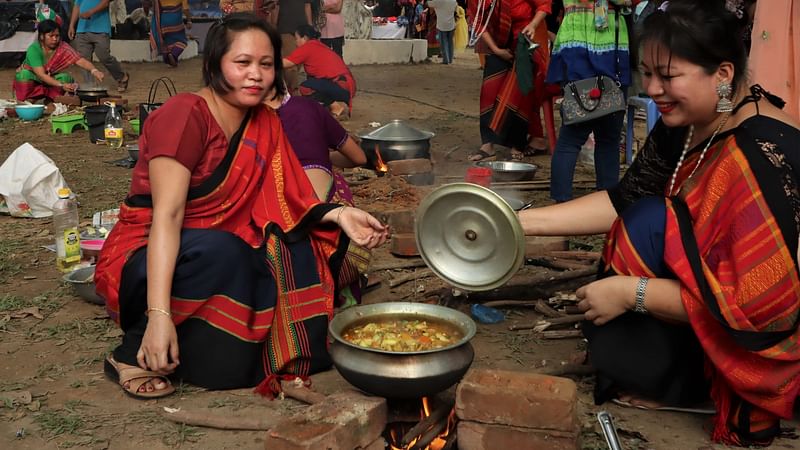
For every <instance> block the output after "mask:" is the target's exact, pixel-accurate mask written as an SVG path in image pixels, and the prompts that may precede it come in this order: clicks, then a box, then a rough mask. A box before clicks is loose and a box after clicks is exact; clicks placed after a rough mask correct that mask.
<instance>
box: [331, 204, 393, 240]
mask: <svg viewBox="0 0 800 450" xmlns="http://www.w3.org/2000/svg"><path fill="white" fill-rule="evenodd" d="M329 214H335V216H334V217H335V221H336V223H338V224H339V227H340V228H341V229H342V231H344V232H345V233H346V234H347V236H348V237H349V238H350V240H352V241H353V242H354V243H356V244H358V245H360V246H362V247H366V248H370V249H371V248H375V247H377V246H379V245H381V244H383V243H384V242H386V239H387V238H388V237H389V228H388V227H386V226H385V225H383V224H382V223H381V222H380V221H379V220H378V219H376V218H374V217H372V215H370V214H369V213H367V212H366V211H362V210H360V209H358V208H354V207H352V206H343V207H342V208H336V209H334V210H333V211H331V212H330V213H329Z"/></svg>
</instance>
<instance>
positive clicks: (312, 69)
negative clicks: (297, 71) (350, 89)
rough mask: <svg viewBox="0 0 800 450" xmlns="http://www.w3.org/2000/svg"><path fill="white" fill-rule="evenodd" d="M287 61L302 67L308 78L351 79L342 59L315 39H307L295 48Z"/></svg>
mask: <svg viewBox="0 0 800 450" xmlns="http://www.w3.org/2000/svg"><path fill="white" fill-rule="evenodd" d="M286 59H288V60H289V61H291V62H293V63H295V64H297V65H300V64H303V67H304V69H305V71H306V74H308V76H309V77H314V78H327V79H329V80H334V79H336V78H339V77H340V76H342V75H344V76H345V77H351V75H350V69H348V68H347V65H345V63H344V61H342V58H341V57H339V55H337V54H336V53H335V52H334V51H333V50H331V49H330V48H328V47H327V46H326V45H325V44H323V43H322V42H320V41H318V40H316V39H309V40H308V41H307V42H306V43H305V44H303V45H301V46H300V47H297V48H296V49H295V50H294V51H293V52H292V53H291V54H290V55H289V56H287V57H286Z"/></svg>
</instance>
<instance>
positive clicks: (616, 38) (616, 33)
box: [614, 7, 621, 83]
mask: <svg viewBox="0 0 800 450" xmlns="http://www.w3.org/2000/svg"><path fill="white" fill-rule="evenodd" d="M614 77H616V79H617V83H619V82H620V78H621V77H620V74H619V11H617V8H616V7H615V8H614Z"/></svg>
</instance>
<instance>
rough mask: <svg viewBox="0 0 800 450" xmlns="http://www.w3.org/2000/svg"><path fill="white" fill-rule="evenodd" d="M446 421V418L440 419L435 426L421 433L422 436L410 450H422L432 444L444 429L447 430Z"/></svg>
mask: <svg viewBox="0 0 800 450" xmlns="http://www.w3.org/2000/svg"><path fill="white" fill-rule="evenodd" d="M448 415H449V414H448ZM447 421H448V419H447V417H445V418H444V419H441V420H439V421H438V422H436V423H435V424H433V426H432V427H431V428H430V429H429V430H428V431H426V432H425V433H423V434H422V436H420V437H419V439H418V440H417V442H415V443H414V445H413V446H411V449H410V450H423V449H424V448H427V447H428V445H429V444H430V443H431V442H433V440H434V439H436V437H437V436H439V435H440V434H442V432H443V431H444V430H445V428H447Z"/></svg>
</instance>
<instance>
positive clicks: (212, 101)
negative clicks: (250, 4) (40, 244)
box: [95, 13, 387, 399]
mask: <svg viewBox="0 0 800 450" xmlns="http://www.w3.org/2000/svg"><path fill="white" fill-rule="evenodd" d="M281 72H282V64H281V49H280V36H279V35H278V33H277V32H276V31H275V29H274V28H273V27H271V26H269V25H268V24H267V23H266V22H265V21H264V20H263V19H262V18H260V17H258V16H256V15H254V14H252V13H234V14H231V15H229V16H227V17H225V18H223V19H222V20H221V21H220V22H218V23H215V24H214V25H212V27H211V29H210V30H209V32H208V39H207V40H206V46H205V49H204V52H203V81H204V85H205V87H203V88H202V89H200V90H199V91H198V92H196V93H181V94H178V95H176V96H173V97H172V98H170V99H169V100H168V101H167V102H166V103H164V105H163V106H161V107H159V108H158V109H157V110H156V111H155V112H154V113H152V114H151V115H150V116H149V117H148V119H147V121H148V124H149V125H148V126H147V127H146V128H145V129H144V133H143V134H142V136H141V137H140V140H139V147H140V156H139V160H138V162H137V164H136V166H135V167H134V169H133V175H132V179H131V188H130V192H129V194H128V196H127V198H126V199H125V202H124V203H123V204H122V206H121V207H120V213H119V222H117V224H116V225H115V226H114V229H113V230H112V231H111V233H110V235H109V236H108V239H107V240H106V242H105V245H104V246H103V250H102V252H101V254H100V259H99V261H98V264H97V269H96V275H95V281H96V283H97V293H98V294H99V295H101V296H102V297H103V298H104V299H105V300H106V309H107V311H108V313H109V315H110V316H111V318H112V319H113V320H115V321H116V322H117V323H119V325H120V326H121V328H122V331H123V333H124V335H123V337H122V342H121V343H120V345H119V346H118V347H117V348H116V349H115V350H114V351H113V354H112V355H109V356H108V357H107V358H106V361H105V363H104V365H105V372H106V374H107V376H108V377H109V378H111V379H112V380H113V381H115V382H117V383H118V384H119V385H120V387H121V389H123V390H124V392H126V393H127V394H129V395H131V396H133V397H136V398H147V399H151V398H157V397H163V396H166V395H169V394H171V393H172V392H174V390H175V388H174V387H173V386H172V385H171V382H170V380H169V377H172V378H173V379H176V380H183V381H186V382H188V383H192V384H195V385H197V386H201V387H204V388H206V389H235V388H245V387H252V386H257V388H256V392H258V393H261V394H263V395H274V394H276V393H277V392H279V391H280V379H281V378H282V377H284V376H289V374H291V376H293V377H301V378H305V377H308V376H309V375H310V374H311V373H315V372H318V371H321V370H326V369H328V368H329V367H330V366H331V359H330V356H329V355H328V352H327V326H328V322H329V320H330V319H331V318H332V316H333V313H334V306H335V305H336V302H335V298H336V291H337V286H336V283H335V280H336V279H337V277H338V276H339V272H340V267H341V261H342V260H343V258H344V254H345V252H346V249H347V246H348V244H349V243H351V242H352V243H356V244H358V245H361V246H363V247H365V248H367V249H371V248H373V247H375V246H377V245H381V244H382V243H383V242H385V240H386V237H387V230H386V228H385V227H384V226H383V225H382V224H381V223H380V222H379V221H378V220H377V219H375V218H374V217H372V216H371V215H369V214H367V213H366V212H364V211H361V210H359V209H357V208H353V207H349V206H342V205H339V204H331V203H323V202H320V201H319V199H317V197H316V196H315V195H314V188H313V186H312V185H311V183H310V182H309V180H308V177H306V176H305V174H304V173H303V169H302V167H301V166H300V163H299V162H298V160H297V158H296V157H295V155H294V154H293V153H292V151H291V150H290V149H291V146H290V144H289V143H288V141H287V140H286V135H285V134H284V132H283V128H282V127H281V123H280V119H279V117H278V115H277V114H276V113H275V112H274V111H273V110H272V109H270V108H268V107H267V106H265V105H264V104H263V102H264V99H265V97H266V95H267V93H269V92H271V91H272V90H273V89H275V90H277V91H278V92H282V91H283V83H279V84H276V83H275V80H281Z"/></svg>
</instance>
